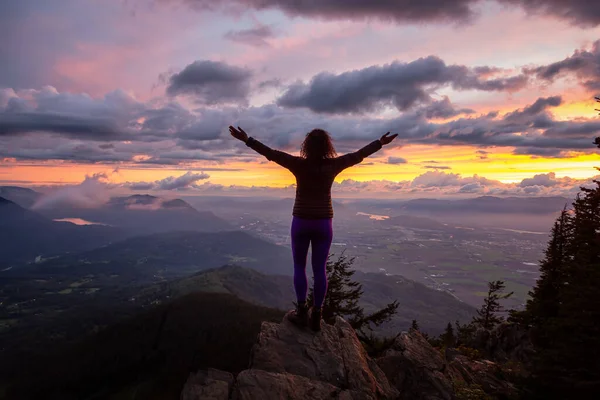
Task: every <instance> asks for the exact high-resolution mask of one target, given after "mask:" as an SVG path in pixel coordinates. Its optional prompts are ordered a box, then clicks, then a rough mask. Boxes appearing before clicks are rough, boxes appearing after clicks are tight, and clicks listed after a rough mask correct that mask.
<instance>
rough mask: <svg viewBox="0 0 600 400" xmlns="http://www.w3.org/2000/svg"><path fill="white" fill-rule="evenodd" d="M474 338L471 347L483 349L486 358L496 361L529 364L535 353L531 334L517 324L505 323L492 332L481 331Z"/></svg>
mask: <svg viewBox="0 0 600 400" xmlns="http://www.w3.org/2000/svg"><path fill="white" fill-rule="evenodd" d="M473 337H474V339H473V343H471V344H470V347H473V348H476V349H482V350H483V353H484V355H485V357H486V358H489V359H490V360H494V361H501V362H506V361H519V362H527V361H528V360H531V357H532V354H533V352H534V348H533V344H532V342H531V337H530V332H528V331H526V330H523V329H522V328H520V327H519V326H517V325H515V324H510V323H503V324H500V325H498V326H497V327H496V328H495V329H493V330H491V331H488V330H485V329H480V330H478V331H476V332H475V334H474V335H473Z"/></svg>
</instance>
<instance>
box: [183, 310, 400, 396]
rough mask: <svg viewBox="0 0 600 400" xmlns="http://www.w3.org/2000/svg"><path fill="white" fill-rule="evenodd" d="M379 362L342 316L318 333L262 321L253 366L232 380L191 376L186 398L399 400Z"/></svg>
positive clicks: (212, 373) (217, 375)
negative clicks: (366, 349)
mask: <svg viewBox="0 0 600 400" xmlns="http://www.w3.org/2000/svg"><path fill="white" fill-rule="evenodd" d="M398 397H399V393H398V392H397V390H396V389H395V388H393V387H392V386H391V385H390V384H389V382H388V380H387V378H386V376H385V374H384V373H383V371H382V370H381V369H380V368H379V366H378V365H377V363H376V362H375V361H374V360H372V359H371V358H370V357H369V356H368V354H367V353H366V351H365V349H364V348H363V346H362V345H361V343H360V341H359V340H358V338H357V336H356V333H355V332H354V329H352V327H351V326H350V324H348V322H346V321H345V320H343V319H342V318H337V319H336V321H335V324H333V325H328V324H325V323H323V324H322V329H321V331H320V332H318V333H314V332H312V331H311V330H309V329H308V328H306V329H300V328H298V327H296V326H294V325H293V324H292V323H291V322H289V321H288V320H287V318H284V319H283V321H282V322H281V323H279V324H276V323H271V322H263V324H262V327H261V331H260V333H259V335H258V339H257V342H256V344H255V345H254V348H253V350H252V355H251V360H250V368H249V369H247V370H245V371H242V372H241V373H239V374H238V376H237V377H236V378H235V381H233V377H232V376H230V375H229V374H227V373H222V372H220V371H215V370H208V371H200V372H198V373H196V374H192V375H191V376H190V378H189V379H188V381H187V383H186V384H185V387H184V389H183V392H182V395H181V398H182V400H200V399H203V400H204V399H211V400H213V399H214V400H226V399H235V400H259V399H260V400H271V399H273V400H275V399H277V400H279V399H291V400H295V399H298V400H300V399H340V400H377V399H396V398H398Z"/></svg>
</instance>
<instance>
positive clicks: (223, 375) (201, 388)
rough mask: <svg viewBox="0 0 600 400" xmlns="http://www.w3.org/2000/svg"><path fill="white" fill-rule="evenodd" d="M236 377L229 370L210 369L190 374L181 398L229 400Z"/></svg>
mask: <svg viewBox="0 0 600 400" xmlns="http://www.w3.org/2000/svg"><path fill="white" fill-rule="evenodd" d="M233 382H234V377H233V375H232V374H230V373H229V372H225V371H219V370H217V369H212V368H210V369H208V370H205V371H198V372H196V373H194V374H190V377H189V378H188V380H187V382H186V383H185V386H184V387H183V390H182V392H181V400H200V399H202V400H227V399H229V397H230V395H231V389H232V387H233Z"/></svg>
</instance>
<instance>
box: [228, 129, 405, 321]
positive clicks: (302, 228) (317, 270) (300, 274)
mask: <svg viewBox="0 0 600 400" xmlns="http://www.w3.org/2000/svg"><path fill="white" fill-rule="evenodd" d="M229 131H230V132H231V135H232V136H233V137H235V138H236V139H239V140H241V141H243V142H244V143H246V146H248V147H250V148H252V149H253V150H255V151H256V152H257V153H260V154H262V155H263V156H265V157H266V158H267V159H268V160H270V161H274V162H276V163H277V164H279V165H281V166H282V167H284V168H287V169H288V170H289V171H290V172H291V173H292V174H294V176H295V177H296V200H295V202H294V209H293V212H292V216H293V217H292V227H291V238H292V255H293V258H294V289H295V291H296V298H297V301H298V303H297V306H296V310H294V311H293V312H292V313H290V314H289V316H288V318H289V319H290V321H292V322H294V323H295V324H297V325H300V326H306V325H309V324H310V327H311V328H312V329H313V330H319V329H320V325H321V307H322V306H323V301H324V299H325V294H326V292H327V272H326V268H325V267H326V265H327V257H328V256H329V248H330V247H331V241H332V239H333V228H332V219H333V206H332V204H331V186H332V184H333V181H334V179H335V177H336V176H337V175H338V174H339V173H340V172H342V171H343V170H345V169H346V168H348V167H351V166H353V165H356V164H358V163H360V162H362V160H363V159H364V158H365V157H368V156H370V155H371V154H373V153H375V152H376V151H378V150H379V149H381V147H382V146H383V145H385V144H388V143H390V142H391V141H392V140H394V138H396V136H398V134H394V135H391V136H389V134H390V132H388V133H386V134H385V135H383V136H382V137H381V138H380V139H377V140H374V141H373V142H371V143H369V144H368V145H367V146H365V147H363V148H362V149H360V150H358V151H356V152H354V153H349V154H345V155H343V156H341V157H337V153H336V151H335V149H334V147H333V144H332V143H331V137H330V136H329V134H328V133H327V132H326V131H324V130H323V129H313V130H312V131H311V132H309V133H308V134H307V135H306V138H305V139H304V142H303V143H302V147H301V149H300V157H297V156H293V155H291V154H288V153H285V152H283V151H279V150H274V149H271V148H269V147H268V146H266V145H264V144H263V143H261V142H259V141H258V140H256V139H254V138H252V137H248V134H246V132H244V130H243V129H242V128H240V127H239V126H238V127H237V129H236V128H234V127H233V126H230V127H229ZM311 243H312V268H313V276H314V304H313V307H312V310H311V311H310V313H309V310H308V306H307V304H306V297H307V292H308V279H307V278H306V258H307V254H308V247H309V245H310V244H311ZM309 314H310V315H309Z"/></svg>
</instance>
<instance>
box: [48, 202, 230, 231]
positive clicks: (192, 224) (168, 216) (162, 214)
mask: <svg viewBox="0 0 600 400" xmlns="http://www.w3.org/2000/svg"><path fill="white" fill-rule="evenodd" d="M39 211H40V213H42V214H44V215H46V216H48V217H51V218H53V219H63V218H80V219H83V220H85V221H90V222H95V223H101V224H106V225H110V226H116V227H119V228H122V229H124V230H126V231H128V232H130V233H131V234H136V235H138V234H143V235H147V234H150V233H159V232H169V231H199V232H213V231H223V230H230V229H232V226H231V225H230V224H229V223H228V222H227V221H225V220H223V219H221V218H219V217H217V216H216V215H215V214H214V213H212V212H210V211H198V210H196V209H195V208H194V207H192V206H191V205H189V204H188V203H187V202H185V201H183V200H181V199H162V198H160V197H156V196H151V195H147V194H146V195H133V196H128V197H114V198H112V199H110V201H109V202H108V203H106V204H105V205H103V206H100V207H96V208H75V207H56V208H49V209H40V210H39Z"/></svg>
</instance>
